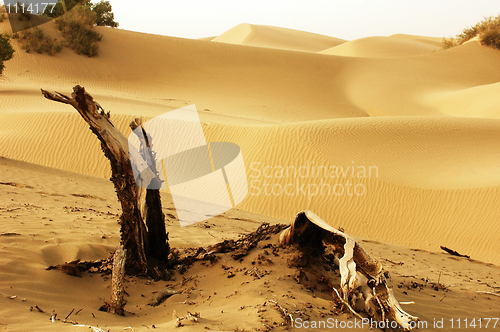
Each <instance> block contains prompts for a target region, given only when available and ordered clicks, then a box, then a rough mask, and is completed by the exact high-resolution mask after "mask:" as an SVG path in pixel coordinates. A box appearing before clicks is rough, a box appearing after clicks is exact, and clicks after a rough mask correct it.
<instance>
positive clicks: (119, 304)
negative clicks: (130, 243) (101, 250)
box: [108, 246, 127, 316]
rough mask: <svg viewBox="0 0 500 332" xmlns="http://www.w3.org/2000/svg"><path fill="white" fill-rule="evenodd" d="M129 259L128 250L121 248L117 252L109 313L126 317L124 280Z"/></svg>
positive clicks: (114, 261) (114, 260)
mask: <svg viewBox="0 0 500 332" xmlns="http://www.w3.org/2000/svg"><path fill="white" fill-rule="evenodd" d="M126 258H127V249H123V246H119V247H118V249H116V251H115V255H114V259H113V276H112V279H111V303H110V304H109V307H108V312H110V313H113V314H118V315H122V316H123V315H124V311H123V306H124V305H125V302H124V299H123V294H124V292H125V286H124V284H123V279H124V277H125V261H126Z"/></svg>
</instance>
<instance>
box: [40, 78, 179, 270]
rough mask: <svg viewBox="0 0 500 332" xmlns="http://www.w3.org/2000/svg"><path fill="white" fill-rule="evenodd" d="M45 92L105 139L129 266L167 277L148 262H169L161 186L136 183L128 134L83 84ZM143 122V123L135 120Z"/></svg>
mask: <svg viewBox="0 0 500 332" xmlns="http://www.w3.org/2000/svg"><path fill="white" fill-rule="evenodd" d="M42 94H43V95H44V96H45V98H47V99H49V100H53V101H57V102H60V103H64V104H68V105H71V106H73V108H75V109H76V110H77V111H78V113H79V114H80V115H81V117H82V118H83V119H84V120H85V121H86V122H87V123H88V124H89V126H90V130H91V131H92V132H93V133H94V134H95V135H96V136H97V138H98V139H99V140H100V142H101V148H102V150H103V152H104V155H105V156H106V157H107V158H108V159H109V161H110V164H111V173H112V175H111V179H110V180H111V181H112V182H113V184H114V187H115V190H116V194H117V196H118V200H119V201H120V203H121V207H122V215H121V217H120V225H121V229H120V234H121V244H122V245H123V246H124V248H125V249H127V251H128V252H127V263H126V264H127V267H129V268H132V269H134V270H135V271H136V272H138V273H140V274H141V273H142V274H149V275H151V276H152V277H154V278H156V279H159V278H162V277H164V273H163V272H162V270H163V269H158V268H155V267H154V266H151V264H149V262H148V257H153V258H155V262H160V263H162V262H163V263H166V261H167V257H168V254H169V251H170V247H169V245H168V237H167V233H166V230H165V216H164V214H163V212H162V209H161V200H160V194H159V190H149V189H148V190H147V191H146V193H145V195H144V194H143V193H144V191H145V190H144V189H142V188H139V187H138V186H137V185H136V183H135V179H134V174H133V170H132V165H131V162H130V158H129V153H128V140H127V138H126V137H125V136H124V135H123V134H122V133H121V132H120V131H119V130H118V129H117V128H116V127H115V126H114V125H113V123H112V122H111V121H110V113H109V112H108V113H105V112H104V109H103V108H102V107H101V106H100V105H99V104H98V103H96V102H95V101H94V100H93V98H92V96H91V95H90V94H88V93H87V92H85V89H84V88H83V87H81V86H79V85H77V86H75V87H74V88H73V93H72V94H71V97H68V96H66V95H64V94H62V93H58V92H56V94H53V93H50V92H48V91H46V90H43V89H42ZM140 125H142V123H140V124H134V126H140ZM131 126H132V124H131ZM143 130H144V128H143ZM144 137H147V135H144ZM145 144H151V142H145Z"/></svg>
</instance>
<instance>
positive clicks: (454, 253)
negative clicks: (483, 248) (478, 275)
mask: <svg viewBox="0 0 500 332" xmlns="http://www.w3.org/2000/svg"><path fill="white" fill-rule="evenodd" d="M440 248H441V249H442V250H444V251H446V252H447V253H449V254H450V255H453V256H458V257H465V258H470V256H468V255H462V254H459V253H458V252H456V251H455V250H453V249H450V248H447V247H443V246H440Z"/></svg>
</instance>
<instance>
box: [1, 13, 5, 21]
mask: <svg viewBox="0 0 500 332" xmlns="http://www.w3.org/2000/svg"><path fill="white" fill-rule="evenodd" d="M4 19H5V14H4V13H0V23H1V22H3V20H4Z"/></svg>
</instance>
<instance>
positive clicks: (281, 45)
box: [212, 23, 345, 52]
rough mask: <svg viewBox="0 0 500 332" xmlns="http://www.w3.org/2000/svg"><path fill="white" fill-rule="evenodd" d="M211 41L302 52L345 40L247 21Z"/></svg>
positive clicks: (312, 50) (333, 44) (316, 49)
mask: <svg viewBox="0 0 500 332" xmlns="http://www.w3.org/2000/svg"><path fill="white" fill-rule="evenodd" d="M212 41H214V42H219V43H229V44H239V45H248V46H258V47H269V48H277V49H283V50H291V51H303V52H318V51H321V50H324V49H327V48H330V47H334V46H337V45H340V44H342V43H344V42H345V40H343V39H339V38H334V37H328V36H324V35H319V34H316V33H311V32H304V31H298V30H292V29H285V28H279V27H272V26H266V25H254V24H247V23H243V24H239V25H237V26H235V27H234V28H231V29H229V30H228V31H226V32H224V33H223V34H221V35H219V36H217V37H215V38H214V39H212Z"/></svg>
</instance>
